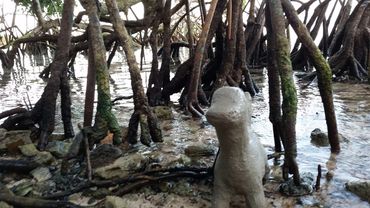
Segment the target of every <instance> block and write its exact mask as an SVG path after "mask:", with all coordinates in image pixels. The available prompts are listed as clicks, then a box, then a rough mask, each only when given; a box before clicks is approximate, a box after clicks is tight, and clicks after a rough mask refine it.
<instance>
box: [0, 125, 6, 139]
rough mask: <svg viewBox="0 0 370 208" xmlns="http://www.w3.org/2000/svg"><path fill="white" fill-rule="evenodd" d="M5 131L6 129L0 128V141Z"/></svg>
mask: <svg viewBox="0 0 370 208" xmlns="http://www.w3.org/2000/svg"><path fill="white" fill-rule="evenodd" d="M6 132H7V130H6V129H3V128H0V141H1V140H3V139H4V138H5V135H6Z"/></svg>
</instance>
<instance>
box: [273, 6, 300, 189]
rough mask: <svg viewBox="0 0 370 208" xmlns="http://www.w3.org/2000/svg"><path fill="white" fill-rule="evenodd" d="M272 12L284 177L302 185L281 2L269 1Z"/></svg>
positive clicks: (294, 106)
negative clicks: (279, 99)
mask: <svg viewBox="0 0 370 208" xmlns="http://www.w3.org/2000/svg"><path fill="white" fill-rule="evenodd" d="M268 6H269V10H270V21H271V29H272V30H271V32H272V34H273V36H274V37H273V41H274V43H273V44H274V49H275V58H276V63H277V67H278V69H279V74H280V81H281V92H282V95H283V104H282V111H283V115H282V127H283V129H282V130H283V132H282V133H283V134H282V136H283V140H285V142H284V144H285V146H284V148H285V159H284V166H283V175H284V176H286V175H287V174H286V173H287V172H289V173H291V174H293V179H294V183H295V184H296V185H299V184H300V176H299V169H298V164H297V161H296V157H297V142H296V131H295V125H296V116H297V92H296V89H295V85H294V80H293V71H292V64H291V61H290V51H289V49H290V47H289V42H288V39H287V38H286V34H285V21H284V20H285V19H284V16H283V8H282V5H281V2H280V1H279V0H278V1H273V0H270V1H268Z"/></svg>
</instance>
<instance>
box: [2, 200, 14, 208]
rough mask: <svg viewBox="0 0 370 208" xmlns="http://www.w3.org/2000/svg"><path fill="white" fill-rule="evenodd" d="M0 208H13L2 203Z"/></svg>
mask: <svg viewBox="0 0 370 208" xmlns="http://www.w3.org/2000/svg"><path fill="white" fill-rule="evenodd" d="M0 208H13V206H10V205H9V204H7V203H5V202H3V201H0Z"/></svg>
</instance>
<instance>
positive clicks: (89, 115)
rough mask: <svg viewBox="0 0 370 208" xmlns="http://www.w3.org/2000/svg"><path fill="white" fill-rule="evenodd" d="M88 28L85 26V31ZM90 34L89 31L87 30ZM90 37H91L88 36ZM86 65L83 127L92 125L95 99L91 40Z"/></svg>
mask: <svg viewBox="0 0 370 208" xmlns="http://www.w3.org/2000/svg"><path fill="white" fill-rule="evenodd" d="M89 30H90V29H89V28H87V31H89ZM88 34H90V32H88ZM89 39H91V38H89ZM88 44H89V49H88V65H87V76H86V77H87V81H86V90H85V107H84V127H86V126H92V119H93V114H94V100H95V77H96V71H95V67H94V54H93V48H92V41H89V42H88Z"/></svg>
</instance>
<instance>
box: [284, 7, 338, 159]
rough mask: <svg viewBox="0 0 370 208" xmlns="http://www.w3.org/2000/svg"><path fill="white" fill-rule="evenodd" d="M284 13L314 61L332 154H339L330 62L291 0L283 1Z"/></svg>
mask: <svg viewBox="0 0 370 208" xmlns="http://www.w3.org/2000/svg"><path fill="white" fill-rule="evenodd" d="M281 1H282V5H283V9H284V12H285V14H286V17H287V19H288V21H289V24H290V25H291V26H292V27H293V29H294V31H295V32H296V34H297V36H298V38H299V39H300V41H301V42H302V44H303V45H304V47H305V48H306V49H307V54H308V55H309V57H310V59H311V60H312V62H313V64H314V66H315V68H316V71H317V80H318V86H319V91H320V95H321V99H322V103H323V105H324V111H325V118H326V124H327V127H328V137H329V142H330V147H331V152H332V153H339V151H340V145H339V137H338V129H337V120H336V116H335V111H334V102H333V92H332V73H331V70H330V66H329V64H328V62H327V61H326V60H325V58H324V57H323V55H322V54H321V51H320V50H319V48H318V47H317V46H316V45H315V43H314V41H313V40H312V38H311V36H310V34H309V32H308V30H307V28H306V27H305V26H304V24H303V23H302V22H301V21H300V20H299V18H298V14H297V12H296V11H295V9H294V7H293V5H292V4H291V2H290V1H289V0H281Z"/></svg>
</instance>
